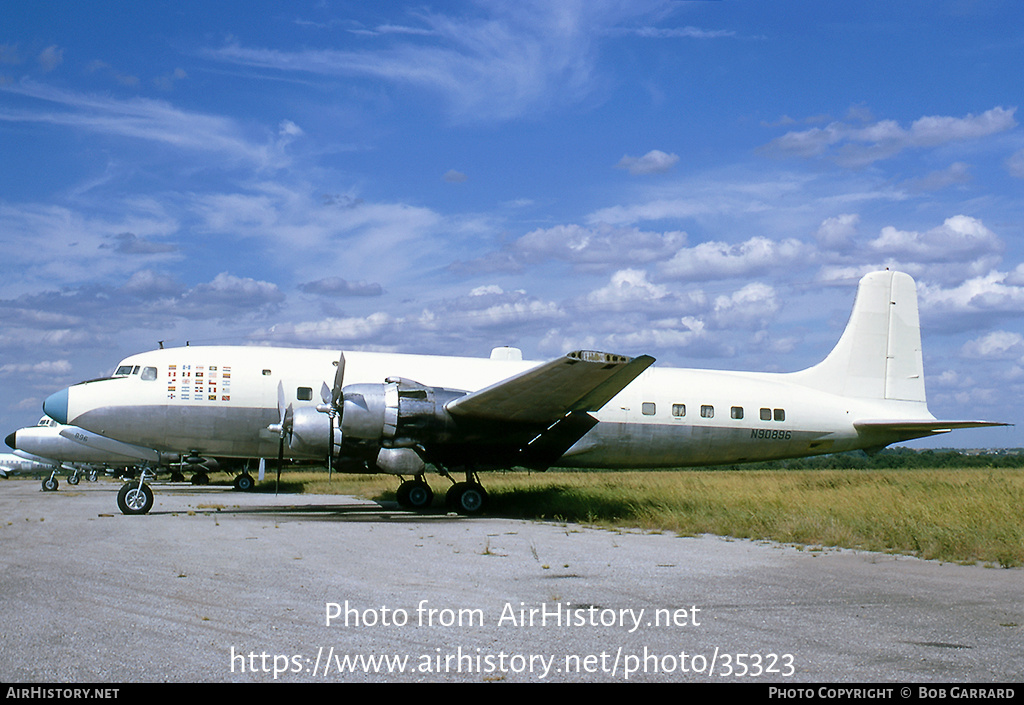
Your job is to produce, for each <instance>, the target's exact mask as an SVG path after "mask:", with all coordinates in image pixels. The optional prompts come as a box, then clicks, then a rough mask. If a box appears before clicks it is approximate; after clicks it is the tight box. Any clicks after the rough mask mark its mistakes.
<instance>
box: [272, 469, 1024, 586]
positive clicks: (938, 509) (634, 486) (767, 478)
mask: <svg viewBox="0 0 1024 705" xmlns="http://www.w3.org/2000/svg"><path fill="white" fill-rule="evenodd" d="M482 480H483V483H484V486H485V487H486V489H487V492H488V494H489V496H490V500H491V501H490V505H489V508H488V514H489V515H491V516H503V517H514V518H527V519H547V520H560V521H572V522H583V523H586V524H591V525H595V526H603V527H609V528H612V527H617V528H637V529H643V530H648V531H666V532H674V533H677V534H681V535H697V534H704V533H710V534H717V535H721V536H733V537H736V538H749V539H768V540H772V541H779V542H783V543H792V544H802V545H808V546H823V547H824V546H837V547H844V548H855V549H862V550H869V551H882V552H893V553H901V554H908V555H914V556H918V557H921V558H926V559H932V560H940V561H953V562H962V563H975V562H981V563H987V564H993V565H1000V566H1004V567H1011V566H1021V565H1024V517H1022V511H1024V472H1022V471H1020V470H1000V469H969V470H924V469H914V470H701V471H696V470H691V471H685V470H683V471H661V472H634V471H629V472H547V473H532V474H531V473H525V472H509V473H488V474H484V475H483V477H482ZM273 484H274V483H273V481H272V480H267V481H265V482H264V483H262V485H261V486H260V489H261V490H263V491H268V490H269V491H273ZM431 485H432V486H433V488H434V491H435V493H437V496H436V497H435V507H438V508H440V507H442V506H443V494H444V491H445V489H446V488H447V482H446V481H444V480H441V479H440V478H436V477H435V478H432V479H431ZM397 486H398V479H397V478H394V477H390V476H386V475H356V476H352V475H335V476H334V478H333V480H332V481H330V482H328V481H327V477H326V474H324V473H319V472H313V473H293V472H289V473H286V475H285V476H284V477H282V483H281V491H284V492H306V493H317V494H320V493H339V494H354V495H358V496H362V497H366V498H369V499H376V500H393V499H394V490H395V488H396V487H397Z"/></svg>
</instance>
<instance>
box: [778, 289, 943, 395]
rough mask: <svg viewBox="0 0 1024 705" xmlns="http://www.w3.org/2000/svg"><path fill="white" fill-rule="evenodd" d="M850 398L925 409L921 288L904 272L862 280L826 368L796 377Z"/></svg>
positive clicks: (803, 372) (823, 362)
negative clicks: (918, 293) (848, 316)
mask: <svg viewBox="0 0 1024 705" xmlns="http://www.w3.org/2000/svg"><path fill="white" fill-rule="evenodd" d="M794 376H795V377H796V379H797V381H799V382H800V383H802V384H805V385H807V386H809V387H813V388H814V389H819V390H821V391H824V392H831V393H833V394H838V395H841V396H846V397H858V398H867V399H888V400H893V401H905V402H920V403H921V404H924V403H925V389H924V363H923V361H922V357H921V325H920V320H919V317H918V311H917V286H916V285H915V284H914V280H913V279H912V278H911V277H910V275H909V274H904V273H903V272H892V271H888V270H886V271H883V272H872V273H870V274H868V275H866V276H865V277H864V278H863V279H861V280H860V286H859V287H858V288H857V298H856V300H855V301H854V304H853V313H852V314H850V321H849V323H847V325H846V330H845V331H844V332H843V335H842V337H841V338H840V339H839V342H838V343H837V344H836V346H835V348H834V349H833V350H832V352H831V353H829V355H828V357H826V358H825V359H824V360H823V361H822V362H820V363H819V364H817V365H815V366H814V367H811V368H808V369H806V370H803V371H802V372H797V373H796V374H795V375H794Z"/></svg>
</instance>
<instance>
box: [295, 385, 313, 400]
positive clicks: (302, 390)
mask: <svg viewBox="0 0 1024 705" xmlns="http://www.w3.org/2000/svg"><path fill="white" fill-rule="evenodd" d="M295 398H296V399H298V400H299V401H309V400H310V399H312V398H313V388H312V387H299V388H298V389H296V390H295Z"/></svg>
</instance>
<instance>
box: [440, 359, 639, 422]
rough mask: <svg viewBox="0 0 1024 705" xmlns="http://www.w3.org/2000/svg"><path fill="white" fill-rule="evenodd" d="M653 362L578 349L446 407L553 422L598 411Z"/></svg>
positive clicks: (461, 413)
mask: <svg viewBox="0 0 1024 705" xmlns="http://www.w3.org/2000/svg"><path fill="white" fill-rule="evenodd" d="M653 363H654V358H653V357H651V356H650V355H641V356H639V357H625V356H623V355H612V354H609V353H602V352H595V351H592V350H577V351H576V352H571V353H568V354H567V355H564V356H563V357H560V358H557V359H555V360H552V361H550V362H546V363H544V364H542V365H539V366H537V367H534V368H533V369H530V370H527V371H526V372H523V373H521V374H518V375H515V376H512V377H509V378H508V379H505V380H502V381H501V382H498V383H497V384H493V385H491V386H489V387H485V388H484V389H481V390H479V391H476V392H473V393H471V394H467V395H466V396H463V397H459V398H458V399H455V400H453V401H451V402H449V403H448V405H447V406H446V407H445V408H446V409H447V410H448V412H449V413H450V414H451V415H452V416H453V417H455V418H460V419H470V418H472V419H480V420H490V421H508V422H520V423H543V424H549V423H551V422H552V421H555V420H556V419H560V418H562V417H563V416H565V415H566V414H569V413H572V412H576V411H578V412H587V411H597V410H598V409H600V408H601V407H602V406H604V405H605V404H607V403H608V401H609V400H610V399H611V398H612V397H614V396H615V395H616V394H618V393H619V392H620V391H622V390H623V389H624V388H625V387H626V385H628V384H629V383H630V382H632V381H633V380H634V379H636V378H637V377H638V376H639V375H640V374H641V373H642V372H643V371H644V370H646V369H647V368H648V367H650V366H651V365H652V364H653Z"/></svg>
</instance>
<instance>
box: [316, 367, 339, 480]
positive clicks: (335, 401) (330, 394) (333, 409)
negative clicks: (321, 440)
mask: <svg viewBox="0 0 1024 705" xmlns="http://www.w3.org/2000/svg"><path fill="white" fill-rule="evenodd" d="M344 383H345V353H341V355H340V356H339V357H338V367H337V368H336V369H335V370H334V386H333V387H330V388H328V386H327V382H324V383H323V386H321V387H320V399H322V400H323V402H324V403H323V404H320V405H319V406H317V407H316V408H317V411H320V412H323V413H325V414H327V417H328V418H329V419H330V431H328V438H329V441H328V443H327V480H328V481H330V479H331V474H332V472H333V469H334V419H335V418H337V419H338V428H339V429H341V420H342V416H343V414H344V413H345V400H344V395H343V393H342V385H343V384H344Z"/></svg>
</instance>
